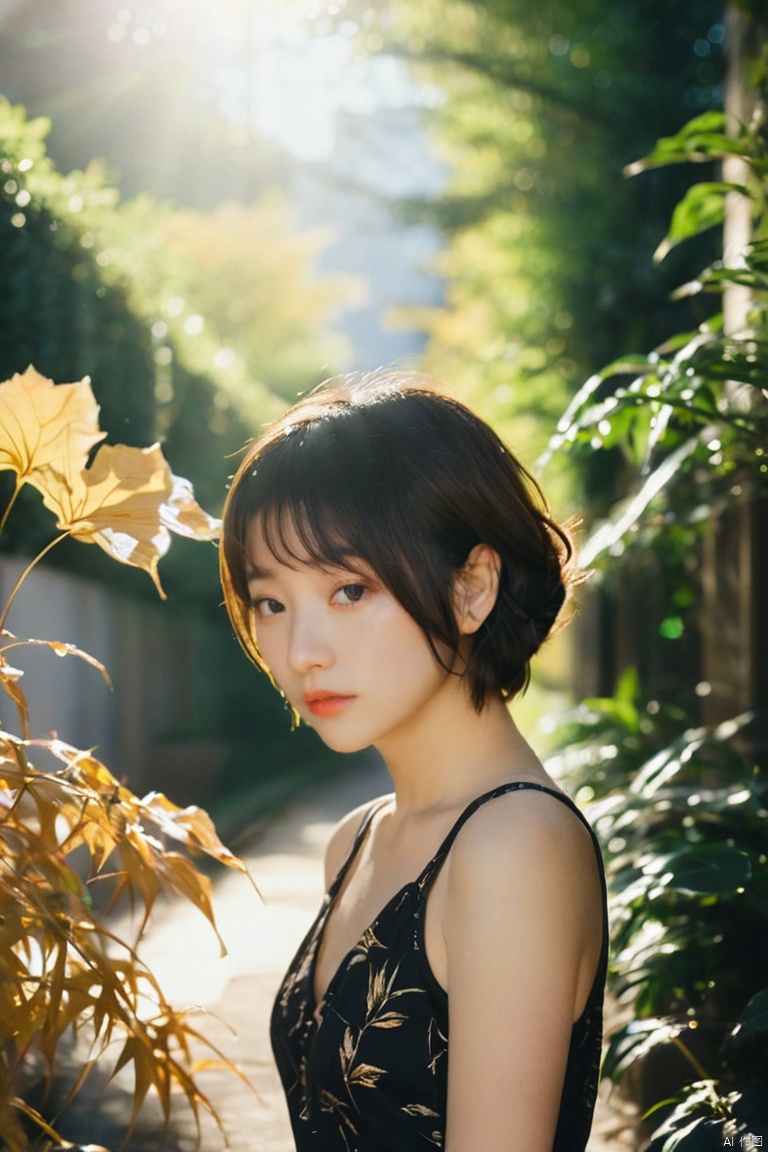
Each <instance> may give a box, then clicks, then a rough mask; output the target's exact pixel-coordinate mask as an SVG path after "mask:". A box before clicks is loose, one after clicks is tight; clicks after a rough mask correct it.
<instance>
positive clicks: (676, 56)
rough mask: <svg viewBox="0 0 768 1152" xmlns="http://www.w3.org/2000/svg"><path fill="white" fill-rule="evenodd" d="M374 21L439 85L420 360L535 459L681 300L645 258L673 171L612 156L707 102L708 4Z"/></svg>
mask: <svg viewBox="0 0 768 1152" xmlns="http://www.w3.org/2000/svg"><path fill="white" fill-rule="evenodd" d="M361 6H362V7H363V15H362V17H361V22H362V23H363V24H365V23H366V21H371V19H372V10H371V8H370V7H369V6H365V5H364V0H361ZM380 20H381V22H382V24H383V26H384V27H383V30H382V35H383V39H384V42H385V44H390V45H391V47H392V50H393V51H398V52H401V53H403V54H404V55H405V56H406V57H407V58H408V59H409V60H412V61H413V62H414V65H415V66H416V67H417V69H418V71H417V74H418V75H421V76H423V77H425V78H426V79H427V80H428V81H429V82H430V83H433V84H435V85H437V86H438V88H439V89H440V91H442V92H444V93H445V99H444V101H443V102H442V103H440V104H439V105H438V107H437V108H436V109H435V110H434V111H433V112H432V113H431V118H432V121H433V122H434V125H435V128H436V131H437V132H438V135H439V139H440V142H441V145H442V149H443V154H444V157H445V159H446V161H447V163H448V166H449V169H450V173H451V175H450V181H449V185H448V188H447V191H446V194H445V195H444V196H442V197H441V198H439V199H434V200H431V201H429V200H421V201H420V202H414V203H412V204H411V211H412V212H413V213H414V214H426V215H427V216H428V217H429V218H432V219H435V220H436V221H437V222H438V223H439V224H440V226H441V227H442V228H443V229H444V231H445V234H446V238H447V247H446V251H445V254H444V256H443V257H442V260H441V268H442V270H443V272H444V273H445V275H446V277H447V285H448V286H447V294H446V295H447V300H446V307H445V308H444V309H442V310H439V311H437V312H435V313H433V314H432V315H427V316H422V317H421V318H422V321H423V323H424V324H425V325H426V326H427V327H428V329H429V331H430V333H431V336H432V339H431V343H430V346H429V349H428V352H427V356H426V359H425V364H426V366H427V367H428V368H429V369H431V370H433V371H434V372H435V373H436V375H438V376H440V377H441V378H444V379H447V380H451V381H453V382H454V383H455V384H456V386H457V387H459V388H461V389H462V390H463V391H464V392H465V393H466V394H467V395H469V396H471V397H472V398H473V399H474V401H475V402H476V403H478V404H480V405H481V406H482V408H483V410H484V411H485V412H486V413H487V414H488V415H489V416H490V417H492V418H493V419H494V420H495V421H496V422H497V423H499V424H500V425H501V426H502V428H505V429H506V430H507V431H508V432H509V434H510V437H511V438H512V439H513V442H514V443H516V444H520V442H521V438H522V440H523V441H524V442H526V444H530V449H529V451H532V452H533V453H534V455H535V454H536V453H537V451H538V450H540V449H541V448H543V446H544V444H545V442H546V438H547V435H548V431H547V430H548V428H549V427H551V424H552V423H553V422H554V421H556V419H557V418H558V416H559V415H560V412H561V411H562V409H563V408H564V407H565V405H566V403H567V399H568V396H569V394H570V393H571V391H572V390H573V389H574V387H575V386H576V385H577V384H578V383H579V382H580V381H581V380H582V379H584V378H585V377H586V376H588V375H589V374H590V373H591V371H592V370H593V369H594V366H595V364H602V363H605V362H607V361H608V360H610V359H612V358H614V357H615V356H617V355H618V354H619V353H620V352H623V351H625V350H626V349H627V348H632V347H642V346H643V345H644V344H646V343H648V342H649V340H652V339H653V334H654V333H656V332H658V331H659V330H661V331H665V330H667V329H671V328H672V327H674V325H675V323H681V322H683V321H682V320H681V319H680V317H682V316H685V315H686V314H687V310H688V309H689V308H690V303H675V302H672V301H670V299H669V290H670V287H671V286H672V285H674V284H675V283H676V282H677V279H678V278H679V277H680V275H681V272H680V262H679V261H678V260H673V261H671V262H670V267H665V268H664V269H663V270H661V269H654V268H653V267H652V266H651V265H650V264H649V262H648V260H647V258H646V257H647V253H648V251H649V250H651V251H652V250H653V248H654V247H655V246H656V244H657V243H658V240H659V238H660V237H661V236H662V235H663V234H664V231H665V229H666V224H667V218H668V215H669V213H670V211H671V208H672V205H673V204H674V203H675V200H676V199H677V197H678V195H679V193H680V191H681V189H682V187H683V186H684V179H685V178H684V177H682V178H681V177H677V176H673V177H672V178H671V179H670V178H669V177H668V176H666V177H659V176H658V175H657V174H656V173H651V174H649V175H648V176H646V177H644V178H643V179H642V180H635V181H625V180H624V179H623V178H622V168H623V166H624V165H626V164H629V163H630V162H631V161H633V160H635V159H636V158H637V157H638V156H641V155H643V154H644V153H645V152H647V151H648V150H649V149H650V147H651V145H652V144H653V142H654V141H655V139H656V138H657V137H658V136H660V135H662V134H666V133H667V132H669V131H670V129H675V128H677V127H678V126H679V125H681V124H682V123H683V122H684V121H685V120H687V119H689V118H690V116H691V115H692V114H693V113H694V112H695V111H697V110H703V109H705V108H709V107H712V106H718V105H719V104H720V103H721V102H722V82H723V43H724V39H725V31H724V26H723V6H722V3H720V2H719V0H702V2H701V3H697V4H696V5H690V4H687V3H685V0H672V2H671V3H664V4H662V3H646V4H644V5H642V7H638V5H636V4H632V3H624V2H621V0H620V2H619V3H616V4H612V5H611V6H610V10H606V8H605V5H603V4H600V3H596V2H594V0H577V2H574V3H569V4H564V3H562V2H560V0H545V2H544V3H540V4H527V3H521V2H519V0H481V2H474V3H467V2H463V0H415V2H414V0H408V2H407V3H398V2H397V0H395V2H394V3H392V4H389V3H387V4H383V5H381V14H380ZM696 258H697V254H696V253H690V252H689V253H686V254H684V255H683V256H681V261H682V262H683V264H685V261H692V263H690V264H689V265H688V266H689V267H690V268H691V269H692V268H693V267H695V261H696ZM605 467H606V461H605V460H601V461H600V462H599V463H598V462H595V463H594V465H593V467H592V469H591V468H590V467H588V466H585V467H584V468H583V469H581V470H580V472H579V478H580V481H581V492H580V494H579V497H578V498H579V500H580V499H581V498H582V497H583V494H584V491H585V490H586V493H587V496H588V497H589V498H590V500H594V501H596V502H598V503H600V502H604V501H605V498H606V488H609V487H610V485H609V484H608V483H607V481H606V477H605ZM593 470H594V472H595V473H596V474H595V475H593Z"/></svg>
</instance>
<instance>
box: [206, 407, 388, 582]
mask: <svg viewBox="0 0 768 1152" xmlns="http://www.w3.org/2000/svg"><path fill="white" fill-rule="evenodd" d="M341 423H342V422H340V421H338V420H334V419H332V418H331V419H325V420H323V421H319V422H318V423H316V424H313V425H310V426H299V427H293V428H290V429H289V430H288V431H287V432H286V433H285V434H284V435H283V436H281V437H280V438H279V439H278V440H275V441H273V442H272V443H271V444H269V445H268V446H267V447H266V448H265V450H264V451H263V452H262V453H261V454H260V455H259V457H258V458H257V459H256V460H255V461H254V465H253V467H252V469H251V470H250V471H249V472H247V473H246V474H244V475H243V477H242V478H241V481H240V483H239V484H238V486H237V488H236V490H235V492H234V493H233V501H232V505H231V507H230V510H229V527H230V533H229V534H228V536H225V547H228V548H230V549H233V550H235V549H236V551H237V553H238V554H239V559H240V563H239V564H238V563H234V564H232V563H230V569H231V571H232V572H233V574H234V573H236V572H238V571H240V572H242V570H243V568H244V566H245V565H244V564H243V561H247V536H248V531H249V528H250V525H251V523H252V521H253V520H254V519H257V520H258V521H259V523H260V527H261V532H262V535H263V539H264V543H265V544H266V546H267V548H268V550H269V551H270V553H271V554H272V555H273V556H274V558H275V559H276V560H277V561H278V562H279V563H284V564H287V565H288V566H290V567H297V566H300V565H302V564H307V563H310V564H316V565H318V566H319V567H321V568H331V567H346V566H349V563H350V561H351V560H354V559H357V560H358V561H359V560H362V561H364V562H365V563H366V564H367V565H368V566H369V567H370V568H372V569H373V571H374V572H375V573H376V574H377V576H379V577H380V578H381V579H382V580H383V582H384V583H385V584H387V585H388V586H390V588H391V583H392V564H391V562H390V563H387V551H388V550H387V549H384V548H382V547H381V543H382V541H383V540H386V539H389V540H390V541H391V539H392V533H393V532H394V533H396V532H397V528H396V526H395V525H394V524H392V523H391V520H392V514H391V509H388V508H387V503H388V502H387V501H386V500H385V499H384V498H383V494H384V492H385V491H386V490H387V489H389V494H390V501H391V489H392V483H393V482H392V480H390V483H389V484H387V483H386V481H385V477H386V476H387V474H389V475H390V476H391V469H390V468H389V467H388V466H387V463H386V462H385V461H384V460H382V459H381V456H380V454H378V453H376V452H374V451H371V449H370V447H369V446H368V444H367V440H366V439H365V438H364V440H363V442H362V443H361V442H360V439H359V438H358V437H350V436H348V435H347V436H345V435H344V434H343V432H344V430H343V429H342V427H341V426H340V425H341ZM396 502H397V503H399V500H397V501H396ZM377 545H378V546H377ZM232 560H233V561H234V560H235V555H234V552H233V554H232ZM238 591H239V592H240V591H241V589H239V588H238ZM242 595H243V598H244V599H246V598H247V589H246V588H245V587H244V586H243V588H242Z"/></svg>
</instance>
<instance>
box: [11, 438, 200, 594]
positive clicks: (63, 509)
mask: <svg viewBox="0 0 768 1152" xmlns="http://www.w3.org/2000/svg"><path fill="white" fill-rule="evenodd" d="M34 483H35V487H37V488H38V489H39V490H40V492H42V495H43V503H44V504H45V506H46V508H49V509H50V510H51V511H52V512H54V513H55V515H56V518H57V524H58V527H59V528H61V529H62V530H63V531H65V532H68V533H69V534H70V535H71V536H74V537H75V539H77V540H83V541H84V542H85V543H87V544H98V545H99V547H100V548H103V549H104V551H105V552H107V553H109V555H110V556H112V557H114V559H115V560H119V561H120V562H121V563H122V564H131V565H133V566H134V567H136V568H143V569H144V570H145V571H146V572H149V574H150V576H151V577H152V579H153V580H154V582H155V587H156V588H157V590H158V592H159V593H160V595H161V596H162V597H163V598H164V597H165V593H164V592H163V589H162V587H161V585H160V578H159V576H158V573H157V565H158V562H159V560H160V558H161V557H162V556H164V555H165V553H166V552H167V551H168V548H169V545H170V542H171V537H170V532H171V531H174V532H177V533H179V534H180V535H183V536H191V537H194V538H195V539H198V540H212V539H215V538H216V536H217V535H218V527H219V521H218V520H215V519H214V518H213V517H212V516H209V515H208V513H207V512H204V511H203V509H202V508H201V507H200V506H199V505H198V504H197V503H196V502H195V499H194V495H193V492H192V485H191V484H190V483H189V481H188V480H184V479H182V478H180V477H178V476H174V475H173V474H172V473H171V469H170V467H169V466H168V462H167V460H166V459H165V457H164V456H163V453H162V449H161V448H160V445H159V444H153V445H152V447H150V448H129V447H127V446H126V445H125V444H115V445H111V444H105V445H104V446H103V447H102V448H100V449H99V451H98V452H97V454H96V458H95V459H94V461H93V463H92V465H91V467H90V468H86V469H82V468H79V467H78V466H77V461H76V460H74V459H73V458H71V457H67V458H66V459H65V460H62V461H61V462H60V463H59V464H57V465H53V464H51V465H48V466H47V467H45V468H42V469H40V470H39V471H38V472H37V473H36V476H35V480H34Z"/></svg>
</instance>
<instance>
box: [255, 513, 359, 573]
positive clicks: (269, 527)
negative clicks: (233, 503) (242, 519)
mask: <svg viewBox="0 0 768 1152" xmlns="http://www.w3.org/2000/svg"><path fill="white" fill-rule="evenodd" d="M245 556H246V565H245V575H246V579H247V580H253V579H256V578H258V577H259V576H262V575H265V574H268V573H273V572H275V571H276V570H277V569H280V568H289V569H291V570H293V571H297V570H300V569H305V568H309V569H313V570H319V571H324V572H327V571H331V570H333V569H341V568H345V569H349V568H350V567H354V569H355V570H360V569H362V568H366V569H369V568H370V564H369V563H368V562H367V561H366V560H365V558H364V557H362V556H360V555H359V554H358V552H357V551H356V550H355V549H354V547H352V546H351V545H350V544H349V543H348V542H346V541H344V540H341V539H339V538H338V536H336V534H331V535H329V536H326V535H323V536H322V537H321V536H320V535H319V533H318V532H317V531H316V530H315V529H313V527H312V525H311V524H310V523H309V521H308V519H307V518H306V517H302V516H300V515H299V516H297V514H296V513H295V512H294V511H293V510H290V509H283V510H282V512H278V511H276V510H273V511H272V512H270V513H264V512H260V513H257V514H256V515H255V516H253V517H252V519H251V521H250V523H249V524H248V528H247V531H246V534H245Z"/></svg>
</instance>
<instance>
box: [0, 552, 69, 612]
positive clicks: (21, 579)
mask: <svg viewBox="0 0 768 1152" xmlns="http://www.w3.org/2000/svg"><path fill="white" fill-rule="evenodd" d="M65 536H69V532H68V531H67V532H62V533H61V535H60V536H56V537H55V538H54V539H53V540H51V542H50V543H49V544H46V546H45V548H43V550H42V552H38V554H37V556H35V558H34V560H30V562H29V564H27V566H26V568H25V569H24V571H23V572H22V574H21V576H19V578H18V580H17V581H16V583H15V584H14V586H13V588H11V591H10V595H9V596H8V599H7V600H6V602H5V607H4V608H3V611H2V615H0V632H2V630H3V628H4V627H5V621H6V620H7V618H8V612H9V610H10V607H11V604H13V601H14V600H15V598H16V593H17V592H18V590H19V588H21V586H22V584H23V583H24V581H25V580H26V578H27V576H28V575H29V573H30V572H31V571H32V569H33V568H34V567H35V565H36V564H37V563H38V561H39V560H42V558H43V556H46V555H47V554H48V553H49V552H50V550H51V548H53V547H55V545H56V544H59V543H60V542H61V541H62V540H63V539H64V537H65Z"/></svg>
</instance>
